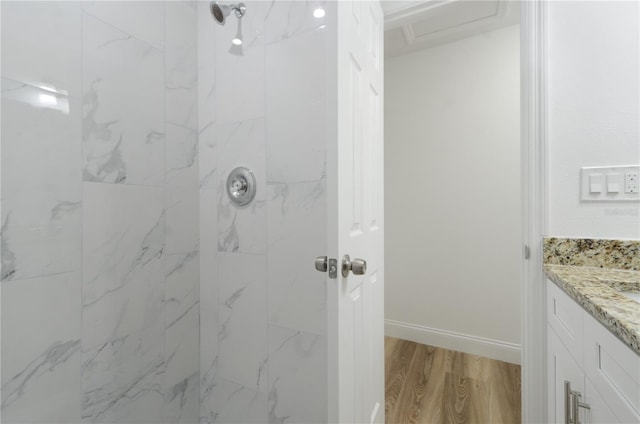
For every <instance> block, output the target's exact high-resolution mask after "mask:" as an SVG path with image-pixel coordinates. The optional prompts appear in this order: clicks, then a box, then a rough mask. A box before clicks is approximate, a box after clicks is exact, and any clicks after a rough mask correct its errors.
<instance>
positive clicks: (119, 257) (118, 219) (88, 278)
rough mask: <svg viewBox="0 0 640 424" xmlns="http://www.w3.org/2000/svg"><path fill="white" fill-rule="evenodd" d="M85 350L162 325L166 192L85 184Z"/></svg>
mask: <svg viewBox="0 0 640 424" xmlns="http://www.w3.org/2000/svg"><path fill="white" fill-rule="evenodd" d="M83 201H84V205H85V207H84V220H83V259H82V264H83V278H82V283H83V285H82V346H83V349H84V350H85V351H88V350H89V349H92V348H97V347H99V346H101V345H103V344H104V343H107V342H110V341H113V340H116V339H121V338H123V337H126V336H127V335H129V334H133V333H135V332H139V331H142V332H144V331H145V329H149V328H152V327H153V326H154V325H156V323H157V322H158V321H162V311H163V303H164V269H163V263H162V255H163V249H164V213H163V190H162V188H154V187H141V186H124V185H114V184H100V183H84V185H83Z"/></svg>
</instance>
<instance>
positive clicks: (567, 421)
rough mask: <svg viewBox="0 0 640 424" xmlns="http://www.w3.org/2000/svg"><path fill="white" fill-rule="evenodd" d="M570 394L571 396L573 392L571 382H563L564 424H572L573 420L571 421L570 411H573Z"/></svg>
mask: <svg viewBox="0 0 640 424" xmlns="http://www.w3.org/2000/svg"><path fill="white" fill-rule="evenodd" d="M572 394H573V391H572V390H571V382H569V380H565V381H564V424H574V423H573V420H572V419H571V411H572V410H573V408H572V402H571V395H572Z"/></svg>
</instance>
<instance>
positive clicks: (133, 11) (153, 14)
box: [82, 0, 165, 48]
mask: <svg viewBox="0 0 640 424" xmlns="http://www.w3.org/2000/svg"><path fill="white" fill-rule="evenodd" d="M82 7H83V10H84V11H85V12H86V13H89V14H91V15H93V16H95V17H96V18H98V19H100V20H101V21H103V22H106V23H108V24H109V25H113V26H114V27H116V28H118V29H119V30H121V31H124V32H126V33H128V34H131V35H133V36H134V37H136V38H138V39H140V40H143V41H145V42H147V43H148V44H151V45H152V46H154V47H156V48H162V47H163V45H164V20H165V16H164V2H163V1H101V0H98V1H87V0H85V1H83V2H82Z"/></svg>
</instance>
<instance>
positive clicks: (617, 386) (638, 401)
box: [584, 312, 640, 423]
mask: <svg viewBox="0 0 640 424" xmlns="http://www.w3.org/2000/svg"><path fill="white" fill-rule="evenodd" d="M584 361H585V367H584V369H585V373H586V374H587V377H588V379H589V380H591V382H593V385H594V386H595V388H596V389H597V390H598V392H600V394H601V395H602V398H603V399H605V401H606V402H607V404H608V405H609V408H610V409H611V410H612V411H613V412H614V414H616V416H617V417H618V420H619V421H620V422H634V423H638V422H640V356H638V355H637V354H636V353H635V352H634V351H632V350H631V349H630V348H629V347H628V346H626V345H625V344H624V343H622V341H620V340H619V339H618V338H617V337H616V336H614V335H613V334H612V333H611V332H609V330H607V329H606V328H605V327H604V326H603V325H602V324H600V323H599V322H598V321H597V320H596V319H595V318H593V317H592V316H591V315H588V314H587V313H586V312H585V317H584Z"/></svg>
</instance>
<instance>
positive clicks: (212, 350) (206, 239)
mask: <svg viewBox="0 0 640 424" xmlns="http://www.w3.org/2000/svg"><path fill="white" fill-rule="evenodd" d="M217 201H218V194H217V193H216V191H215V190H201V191H200V375H201V381H202V389H201V397H202V399H203V402H204V401H205V400H206V399H207V398H208V396H209V395H210V393H211V388H212V387H213V384H214V378H215V375H216V372H217V366H216V364H217V360H216V358H217V356H218V242H217V239H218V232H217V214H218V209H217Z"/></svg>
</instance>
